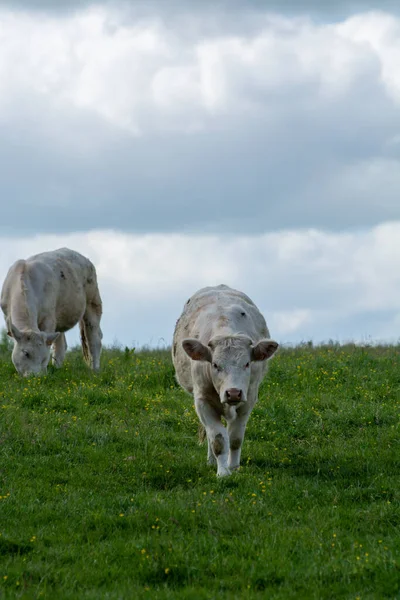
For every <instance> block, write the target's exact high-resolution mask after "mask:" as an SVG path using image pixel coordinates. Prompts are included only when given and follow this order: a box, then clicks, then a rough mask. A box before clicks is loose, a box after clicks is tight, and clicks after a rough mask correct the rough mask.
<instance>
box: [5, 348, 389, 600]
mask: <svg viewBox="0 0 400 600" xmlns="http://www.w3.org/2000/svg"><path fill="white" fill-rule="evenodd" d="M3 345H4V344H3ZM399 350H400V348H399V347H366V348H359V347H355V346H351V345H349V346H343V347H340V346H336V345H327V346H324V347H319V348H313V347H312V346H310V345H304V346H301V347H298V348H294V349H286V350H280V351H279V352H278V354H277V355H276V357H274V358H273V359H272V360H271V362H270V372H269V375H268V377H267V378H266V379H265V381H264V383H263V385H262V388H261V394H260V401H259V403H258V404H257V406H256V408H255V409H254V411H253V413H252V415H251V418H250V421H249V424H248V428H247V432H246V436H245V441H244V446H243V454H242V467H241V470H240V471H239V472H238V473H235V474H233V475H232V476H231V477H229V478H225V479H217V478H216V475H215V468H214V467H209V466H207V465H206V446H205V445H203V446H200V445H199V444H198V441H197V429H198V420H197V416H196V414H195V412H194V409H193V406H192V400H191V398H190V397H189V396H188V395H186V394H185V393H184V392H183V391H182V390H181V389H180V388H179V387H178V385H177V384H176V382H175V380H174V373H173V368H172V363H171V359H170V354H169V352H168V351H154V352H147V351H141V352H135V351H134V350H132V349H126V350H125V351H124V350H118V349H105V350H104V352H103V355H102V361H101V364H102V370H101V372H100V373H99V374H94V373H92V372H90V371H89V369H87V367H86V366H85V365H84V364H83V361H82V357H81V353H80V351H78V350H74V351H72V352H70V353H68V354H67V358H66V362H65V364H64V367H63V368H62V369H61V370H58V371H56V370H54V369H49V374H48V375H47V376H45V377H40V378H36V379H35V378H30V379H25V380H23V379H21V378H20V377H18V375H17V374H16V372H15V370H14V367H13V365H12V363H11V360H10V357H9V353H6V352H5V349H4V348H3V351H2V354H1V355H0V453H1V464H0V598H29V599H30V598H51V599H55V598H57V599H58V600H62V599H72V598H74V599H76V598H79V599H92V600H99V599H103V598H104V599H105V598H107V599H110V600H111V599H131V598H135V599H136V598H139V599H141V598H151V599H171V600H172V599H175V598H182V599H193V600H202V599H214V598H215V599H218V600H222V599H234V598H240V599H242V598H243V599H249V598H268V599H282V600H289V599H291V598H296V599H302V598H304V599H307V600H310V599H318V600H319V599H335V600H336V599H338V598H346V599H347V598H349V599H354V600H355V599H356V598H359V599H360V600H366V599H367V598H370V599H376V598H400V504H399V500H400V428H399V416H400V361H399Z"/></svg>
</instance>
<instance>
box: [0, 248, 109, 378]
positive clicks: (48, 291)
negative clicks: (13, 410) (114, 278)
mask: <svg viewBox="0 0 400 600" xmlns="http://www.w3.org/2000/svg"><path fill="white" fill-rule="evenodd" d="M1 308H2V310H3V313H4V317H5V320H6V324H7V332H8V335H9V336H11V337H12V338H13V340H14V349H13V352H12V360H13V363H14V366H15V368H16V369H17V371H18V372H19V373H20V374H21V375H23V376H27V375H30V374H38V373H45V372H46V370H47V365H48V363H49V360H50V348H51V346H52V345H53V362H54V364H55V365H57V366H61V364H62V362H63V360H64V356H65V352H66V349H67V343H66V340H65V335H64V332H65V331H68V330H69V329H71V328H72V327H74V326H75V325H76V324H77V323H78V322H79V324H80V332H81V340H82V349H83V354H84V358H85V360H86V361H87V362H88V364H89V365H90V366H91V367H92V368H93V369H95V370H98V369H99V367H100V354H101V339H102V332H101V329H100V319H101V314H102V303H101V298H100V293H99V289H98V286H97V277H96V270H95V267H94V266H93V264H92V263H91V262H90V260H89V259H87V258H85V257H84V256H82V255H81V254H79V253H78V252H75V251H74V250H69V249H68V248H60V249H58V250H54V251H52V252H43V253H42V254H37V255H35V256H31V257H30V258H28V259H27V260H18V261H17V262H15V263H14V264H13V265H12V266H11V267H10V269H9V271H8V273H7V276H6V278H5V281H4V283H3V288H2V292H1Z"/></svg>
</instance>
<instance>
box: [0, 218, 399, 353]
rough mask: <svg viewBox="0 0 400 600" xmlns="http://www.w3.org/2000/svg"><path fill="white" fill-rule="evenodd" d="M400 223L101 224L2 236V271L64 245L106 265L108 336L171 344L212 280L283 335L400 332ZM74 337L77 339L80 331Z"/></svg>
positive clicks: (102, 273)
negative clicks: (190, 232) (118, 228)
mask: <svg viewBox="0 0 400 600" xmlns="http://www.w3.org/2000/svg"><path fill="white" fill-rule="evenodd" d="M399 240H400V222H394V223H387V224H383V225H380V226H377V227H375V228H373V229H371V230H368V231H362V232H353V233H338V234H332V233H325V232H323V231H315V230H304V231H282V232H280V233H274V234H265V235H259V236H254V237H236V238H228V239H227V238H225V237H223V236H221V237H216V236H185V235H143V236H140V235H128V234H122V233H117V232H112V231H93V232H88V233H82V234H69V235H64V236H37V237H36V238H26V239H5V238H0V257H1V259H0V279H1V280H3V279H4V276H5V274H6V271H7V268H8V267H9V266H10V264H11V263H12V262H14V260H17V259H18V258H21V257H26V256H29V255H31V254H34V253H36V252H39V251H44V250H47V249H49V248H50V249H51V248H56V247H59V246H61V245H67V246H69V247H72V248H74V249H76V250H78V251H80V252H82V253H83V254H85V255H87V256H89V257H90V258H91V259H92V260H93V262H94V263H95V265H96V266H97V271H98V278H99V284H100V290H101V294H102V296H103V302H104V318H103V329H104V334H105V342H106V343H107V344H110V343H112V342H113V341H114V340H116V339H117V340H119V341H120V342H121V343H123V344H128V345H131V344H133V343H139V344H153V345H157V344H158V343H160V341H161V340H162V343H164V344H168V343H170V340H171V336H172V332H173V327H174V325H175V321H176V319H177V318H178V316H179V314H180V311H181V309H182V307H183V305H184V303H185V301H186V300H187V298H188V297H189V296H190V295H191V294H192V293H194V292H195V291H196V290H197V289H198V288H200V287H203V286H206V285H214V284H219V283H227V284H229V285H231V286H233V287H236V288H238V289H242V290H243V291H245V292H246V293H247V294H248V295H250V297H252V298H253V300H254V301H255V302H256V304H257V305H258V306H259V308H260V309H261V310H262V312H263V313H264V314H265V316H266V319H267V322H268V323H269V326H270V329H271V334H272V336H273V337H275V338H276V339H277V340H279V341H280V342H299V341H304V340H308V339H313V340H314V341H316V342H318V341H323V340H327V339H329V338H334V339H338V338H339V339H342V340H343V339H350V338H352V339H366V338H367V337H368V336H371V337H376V338H379V339H380V338H386V339H391V340H393V339H398V338H399V337H400V330H398V322H399V319H400V301H399V298H400V270H399V269H398V265H399V264H400V241H399ZM71 339H74V340H76V339H77V333H76V332H75V333H74V334H73V335H72V336H71Z"/></svg>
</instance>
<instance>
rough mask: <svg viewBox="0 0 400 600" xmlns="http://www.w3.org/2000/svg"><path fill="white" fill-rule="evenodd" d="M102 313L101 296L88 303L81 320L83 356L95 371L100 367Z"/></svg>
mask: <svg viewBox="0 0 400 600" xmlns="http://www.w3.org/2000/svg"><path fill="white" fill-rule="evenodd" d="M101 314H102V308H101V300H100V297H99V298H98V299H97V300H95V301H92V302H90V303H88V305H87V306H86V310H85V314H84V315H83V317H82V319H81V320H80V322H79V327H80V332H81V342H82V352H83V357H84V359H85V361H86V362H87V364H88V365H89V366H90V367H91V368H92V369H93V370H94V371H98V370H99V369H100V355H101V340H102V337H103V334H102V331H101V329H100V319H101Z"/></svg>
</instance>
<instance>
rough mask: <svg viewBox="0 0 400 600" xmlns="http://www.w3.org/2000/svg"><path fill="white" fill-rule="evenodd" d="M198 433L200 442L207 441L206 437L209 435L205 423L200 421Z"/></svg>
mask: <svg viewBox="0 0 400 600" xmlns="http://www.w3.org/2000/svg"><path fill="white" fill-rule="evenodd" d="M198 435H199V444H203V442H204V441H205V439H206V437H207V435H206V430H205V427H204V425H203V423H199V429H198Z"/></svg>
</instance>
